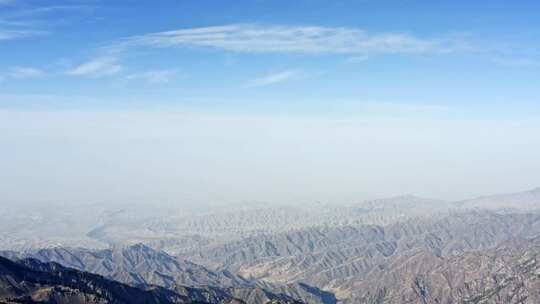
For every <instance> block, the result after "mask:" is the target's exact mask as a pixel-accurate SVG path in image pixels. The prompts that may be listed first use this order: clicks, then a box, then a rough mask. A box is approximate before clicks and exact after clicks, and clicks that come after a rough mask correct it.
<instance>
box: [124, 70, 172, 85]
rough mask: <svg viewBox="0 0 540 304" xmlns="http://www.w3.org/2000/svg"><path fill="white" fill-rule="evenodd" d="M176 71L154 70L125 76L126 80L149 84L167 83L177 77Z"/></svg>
mask: <svg viewBox="0 0 540 304" xmlns="http://www.w3.org/2000/svg"><path fill="white" fill-rule="evenodd" d="M177 74H178V73H177V71H176V70H155V71H147V72H142V73H134V74H130V75H127V76H126V79H127V80H143V81H146V82H149V83H168V82H169V81H171V79H173V78H174V77H175V76H176V75H177Z"/></svg>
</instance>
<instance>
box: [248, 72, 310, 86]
mask: <svg viewBox="0 0 540 304" xmlns="http://www.w3.org/2000/svg"><path fill="white" fill-rule="evenodd" d="M299 76H300V74H299V73H298V71H294V70H289V71H281V72H277V73H272V74H269V75H265V76H263V77H260V78H256V79H254V80H252V81H251V82H249V84H248V86H249V87H262V86H268V85H273V84H278V83H282V82H286V81H289V80H291V79H295V78H298V77H299Z"/></svg>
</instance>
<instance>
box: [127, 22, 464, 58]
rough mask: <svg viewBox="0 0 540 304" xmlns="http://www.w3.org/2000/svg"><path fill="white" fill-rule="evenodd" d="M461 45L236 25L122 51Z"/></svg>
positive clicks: (147, 39)
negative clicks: (175, 48) (146, 47)
mask: <svg viewBox="0 0 540 304" xmlns="http://www.w3.org/2000/svg"><path fill="white" fill-rule="evenodd" d="M462 45H463V44H462V43H458V42H457V41H453V40H452V39H424V38H419V37H416V36H413V35H410V34H404V33H369V32H366V31H363V30H361V29H357V28H347V27H320V26H261V25H255V24H232V25H224V26H210V27H200V28H190V29H180V30H175V31H167V32H159V33H151V34H146V35H142V36H135V37H130V38H128V39H127V40H126V41H124V42H123V43H122V44H121V45H120V46H121V47H126V46H154V47H174V46H191V47H209V48H216V49H222V50H226V51H233V52H261V53H262V52H293V53H312V54H317V53H339V54H353V55H354V54H366V55H367V54H389V53H407V54H422V53H444V52H451V51H454V50H456V49H458V48H460V47H462Z"/></svg>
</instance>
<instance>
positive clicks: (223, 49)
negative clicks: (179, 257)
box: [0, 0, 540, 200]
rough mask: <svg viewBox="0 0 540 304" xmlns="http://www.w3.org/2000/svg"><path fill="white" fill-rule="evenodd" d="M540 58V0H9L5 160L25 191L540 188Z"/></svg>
mask: <svg viewBox="0 0 540 304" xmlns="http://www.w3.org/2000/svg"><path fill="white" fill-rule="evenodd" d="M539 76H540V3H539V2H538V1H514V2H509V1H436V2H435V1H412V0H404V1H386V0H380V1H374V0H363V1H340V0H333V1H322V0H299V1H278V0H276V1H270V0H268V1H265V0H253V1H204V0H198V1H179V0H175V1H172V0H171V1H165V0H163V1H130V0H121V1H104V0H58V1H49V0H41V1H37V0H36V1H32V0H0V135H1V137H0V148H2V151H3V152H0V156H2V157H1V158H0V159H1V160H0V164H2V165H3V167H4V168H5V170H3V172H2V173H0V179H2V181H3V187H5V189H4V190H5V191H4V193H5V194H6V195H7V196H8V198H9V199H10V200H32V199H35V197H34V196H32V194H28V193H27V192H26V189H27V188H28V183H30V184H31V185H32V187H33V189H35V191H36V193H37V194H36V195H35V196H38V197H48V198H50V199H68V198H69V199H73V198H74V197H76V198H77V199H81V200H84V199H85V198H86V199H89V197H92V198H95V197H93V196H92V195H93V194H91V193H95V192H100V193H104V194H103V195H104V196H105V197H120V198H125V197H128V196H129V195H134V194H133V189H137V190H140V189H142V190H140V191H141V193H139V196H141V197H155V194H156V193H161V194H162V193H168V195H165V196H166V197H167V198H168V199H171V200H173V199H179V197H183V196H182V195H187V196H189V197H192V196H193V197H198V198H199V199H201V200H219V199H228V200H243V199H246V200H249V199H257V200H259V199H265V198H268V199H275V200H293V199H294V200H296V199H298V200H311V199H322V198H325V199H328V200H337V199H345V198H347V199H349V198H352V199H356V198H373V197H377V196H385V195H391V194H403V193H417V194H425V195H427V196H436V197H441V198H452V199H454V198H465V197H467V196H471V195H474V194H484V193H492V192H497V191H499V190H509V191H510V190H518V189H522V188H527V187H534V186H538V184H539V183H540V175H539V173H538V172H540V170H539V169H540V162H539V161H538V159H537V157H536V155H538V153H540V142H539V140H538V138H537V137H538V136H536V135H535V134H539V133H540V127H539V123H538V122H537V120H538V117H539V115H540V106H539V103H540V101H539V100H538V98H539V96H540V94H539V93H540V85H539V81H538V80H539V79H540V77H539ZM86 145H88V146H86ZM81 147H86V148H85V149H82V148H81ZM292 147H294V148H292ZM258 148H264V151H259V150H258ZM35 151H41V153H36V152H35ZM133 151H145V152H144V153H142V152H140V154H135V156H133V157H127V158H126V157H125V155H126V154H133V153H135V152H133ZM391 152H392V153H391ZM113 164H116V165H113ZM351 164H354V165H351ZM253 167H255V169H253ZM74 168H76V169H74ZM134 168H135V169H134ZM182 168H190V169H189V170H188V171H189V174H188V173H186V172H185V171H184V170H183V169H182ZM278 168H282V169H283V170H280V169H278ZM313 168H318V169H317V170H316V171H317V173H314V172H312V170H313ZM169 169H170V170H169ZM186 170H187V169H186ZM193 171H196V172H197V173H196V174H194V175H195V176H194V178H193V179H190V178H187V175H190V174H193ZM75 172H76V173H75ZM231 172H234V174H233V175H234V176H231ZM51 174H52V175H54V176H56V177H55V178H52V177H51ZM55 174H56V175H55ZM508 174H512V175H513V176H514V178H513V179H511V178H509V177H508ZM103 175H106V176H107V178H103ZM517 175H519V177H518V178H516V177H515V176H517ZM134 176H139V177H137V178H134ZM141 176H142V177H141ZM190 176H192V175H190ZM300 176H301V177H300ZM465 176H466V177H467V178H464V177H465ZM192 177H193V176H192ZM156 178H157V179H158V180H159V182H155V179H156ZM255 180H257V181H256V182H255ZM336 180H339V181H340V182H339V183H337V184H336V185H334V186H332V187H327V188H325V187H318V186H316V185H329V184H332V183H335V182H336ZM232 181H234V182H235V186H231V185H230V183H231V182H232ZM89 184H92V185H94V186H93V187H96V188H95V189H94V188H90V189H87V190H85V191H88V193H86V192H84V191H82V190H81V189H82V188H84V189H86V188H85V187H86V186H87V185H89ZM111 184H115V185H118V186H117V187H113V188H111ZM149 184H151V185H152V186H148V185H149ZM338 184H339V185H338ZM389 184H391V186H389ZM83 185H84V186H83ZM140 185H147V186H145V187H141V186H140ZM211 185H213V186H211ZM238 185H248V187H247V188H249V191H248V190H246V187H240V186H238ZM271 185H277V186H275V187H272V186H271ZM383 185H384V186H383ZM178 186H181V188H182V189H183V191H184V192H182V191H181V192H178V191H177V190H175V189H177V187H178ZM147 187H150V188H147ZM276 188H278V189H280V190H276ZM313 188H316V189H317V191H314V190H313ZM455 189H459V190H455ZM0 190H1V189H0ZM8 190H9V191H8ZM146 190H148V191H146ZM319 190H320V191H319ZM202 192H204V193H206V194H208V196H205V197H202V196H200V195H199V194H200V193H202ZM77 193H79V194H80V193H85V194H84V195H87V196H86V197H78V196H77ZM187 193H189V194H187ZM212 193H213V194H212ZM80 195H82V194H80Z"/></svg>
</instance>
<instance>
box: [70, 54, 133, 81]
mask: <svg viewBox="0 0 540 304" xmlns="http://www.w3.org/2000/svg"><path fill="white" fill-rule="evenodd" d="M121 70H122V66H121V65H119V64H118V60H117V59H116V58H115V57H107V56H105V57H97V58H94V59H92V60H90V61H88V62H85V63H83V64H81V65H79V66H76V67H74V68H73V69H71V70H68V71H67V72H66V74H68V75H73V76H85V77H92V78H98V77H103V76H111V75H115V74H118V73H119V72H120V71H121Z"/></svg>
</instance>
